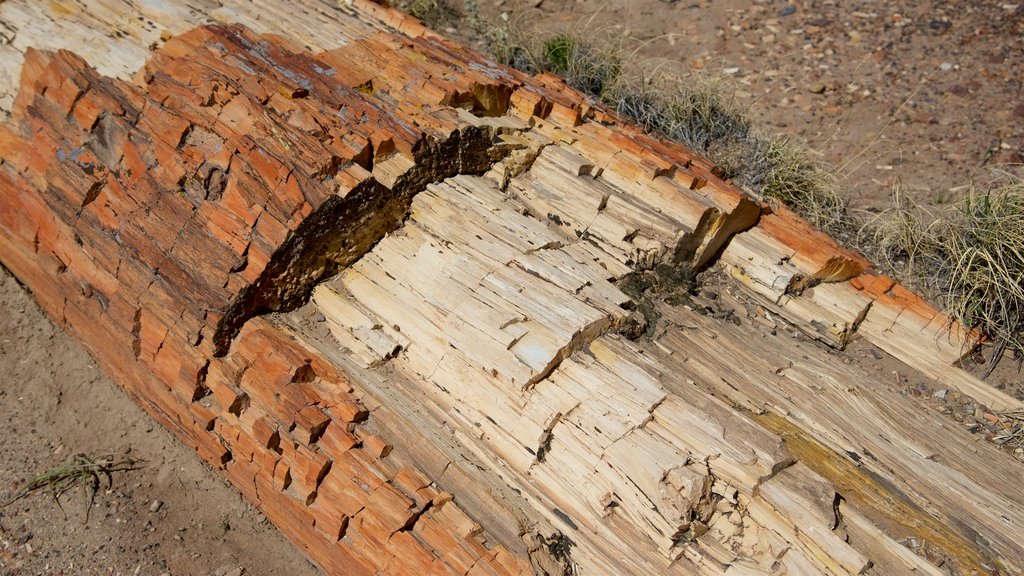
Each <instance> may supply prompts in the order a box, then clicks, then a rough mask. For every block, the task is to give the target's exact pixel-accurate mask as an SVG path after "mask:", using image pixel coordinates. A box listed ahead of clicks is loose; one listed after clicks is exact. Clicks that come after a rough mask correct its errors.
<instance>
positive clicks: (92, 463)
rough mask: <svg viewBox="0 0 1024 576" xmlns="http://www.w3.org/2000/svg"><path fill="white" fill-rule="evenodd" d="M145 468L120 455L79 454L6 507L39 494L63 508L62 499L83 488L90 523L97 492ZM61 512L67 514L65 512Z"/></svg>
mask: <svg viewBox="0 0 1024 576" xmlns="http://www.w3.org/2000/svg"><path fill="white" fill-rule="evenodd" d="M141 464H142V461H141V460H137V459H134V458H129V457H127V456H125V455H119V454H75V455H74V456H72V457H71V458H69V459H68V461H67V462H65V463H64V464H62V465H60V466H58V467H56V468H52V469H50V470H47V471H46V472H43V473H42V474H39V475H38V476H35V477H34V478H31V479H30V480H29V481H28V482H26V483H25V484H24V485H22V486H21V488H19V489H18V491H17V492H15V493H14V495H13V496H11V498H10V499H9V500H7V501H6V502H4V503H3V505H2V506H8V505H10V504H12V503H14V502H17V501H18V500H21V499H22V498H25V497H27V496H29V495H31V494H34V493H36V492H42V491H49V492H50V494H51V496H53V499H54V501H55V502H57V506H58V507H60V497H61V496H62V495H64V494H65V493H67V492H69V491H70V490H73V489H75V488H79V489H81V490H82V491H83V493H84V494H85V496H86V497H87V502H88V504H87V508H86V522H88V519H89V510H90V509H91V508H92V503H93V502H94V500H95V498H96V492H98V491H99V490H100V489H101V488H102V486H103V484H104V481H105V483H106V485H107V487H108V488H110V487H112V486H113V483H114V478H113V474H114V473H116V472H127V471H130V470H137V469H138V468H140V467H141ZM61 511H62V512H63V508H61ZM65 518H66V516H65Z"/></svg>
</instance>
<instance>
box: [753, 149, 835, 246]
mask: <svg viewBox="0 0 1024 576" xmlns="http://www.w3.org/2000/svg"><path fill="white" fill-rule="evenodd" d="M743 177H744V180H745V181H746V182H747V183H748V185H749V187H750V188H752V189H753V190H755V191H757V192H758V193H759V194H761V196H763V197H765V198H771V199H775V200H779V201H782V202H784V203H785V204H786V205H787V206H789V207H790V208H791V209H793V210H795V211H796V212H797V213H798V214H800V215H802V216H803V217H804V218H806V219H807V220H808V221H810V222H811V223H812V224H814V225H815V226H817V227H818V228H821V229H823V230H826V231H828V232H831V233H833V235H836V236H841V235H845V234H844V232H845V230H846V229H847V228H848V227H849V226H850V223H851V216H850V213H849V209H848V203H847V201H846V200H844V199H843V198H842V197H841V196H840V195H839V192H838V190H839V180H840V179H839V176H838V174H837V173H836V171H835V170H833V169H830V168H829V167H828V166H826V165H824V164H823V163H821V162H819V161H818V160H817V159H815V158H814V157H812V156H811V154H810V152H809V151H808V149H807V147H805V146H802V145H800V144H797V143H796V142H794V141H793V140H792V139H790V138H787V137H784V136H768V137H759V138H755V139H754V154H753V158H752V161H751V162H750V165H749V167H748V169H747V171H746V172H745V173H744V174H743Z"/></svg>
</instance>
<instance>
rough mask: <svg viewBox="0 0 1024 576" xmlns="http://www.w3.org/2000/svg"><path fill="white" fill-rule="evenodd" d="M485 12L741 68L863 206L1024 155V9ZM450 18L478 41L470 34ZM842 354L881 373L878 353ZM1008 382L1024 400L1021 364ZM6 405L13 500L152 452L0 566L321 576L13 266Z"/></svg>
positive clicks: (703, 7)
mask: <svg viewBox="0 0 1024 576" xmlns="http://www.w3.org/2000/svg"><path fill="white" fill-rule="evenodd" d="M479 9H480V12H481V14H482V15H483V16H484V17H487V18H497V17H498V15H499V14H500V12H502V11H511V12H512V13H513V14H512V17H513V18H514V19H517V20H519V21H522V22H531V23H535V24H537V25H539V26H541V27H543V28H544V29H546V30H560V29H564V28H565V27H567V26H571V27H574V28H575V29H577V30H580V29H582V30H595V31H602V33H606V32H608V31H610V32H611V33H613V34H618V35H622V36H623V37H629V38H633V39H636V40H639V41H640V43H641V44H640V48H639V50H638V51H637V55H638V57H639V58H642V59H645V60H647V61H648V62H649V63H652V64H655V65H656V64H658V63H659V62H662V61H667V62H673V63H682V64H684V65H686V66H696V67H703V68H706V69H708V70H718V71H721V70H725V71H727V72H728V74H729V75H730V76H732V77H733V78H734V79H735V80H736V86H737V97H738V98H740V99H741V101H744V102H747V103H749V104H750V106H751V115H752V117H753V118H754V119H755V120H756V121H757V122H758V123H760V124H761V125H763V126H764V127H765V128H766V129H768V130H770V131H774V132H784V133H789V134H793V135H794V136H796V137H798V138H801V139H803V140H805V141H808V142H811V143H812V146H813V148H814V149H815V150H816V151H817V152H818V153H819V154H820V155H821V157H822V159H824V160H826V161H828V162H831V163H833V164H835V165H837V166H841V167H842V169H843V172H844V173H845V174H846V175H847V176H848V180H847V188H848V191H849V194H850V197H851V198H852V199H853V201H854V204H855V206H856V207H858V208H863V209H869V210H877V209H880V208H883V207H884V206H885V205H886V203H887V202H888V197H889V194H890V192H891V189H892V185H893V183H894V182H896V181H901V182H902V183H903V184H904V185H905V187H906V191H907V194H908V195H909V196H911V197H912V198H914V199H915V200H917V201H919V202H922V203H924V204H926V205H930V206H938V205H941V204H945V203H948V202H949V201H950V200H952V199H955V198H956V197H957V196H958V195H959V194H962V193H963V191H964V190H965V188H964V186H965V185H966V184H967V183H968V182H969V181H970V179H971V178H972V177H976V178H978V179H979V180H984V178H987V176H986V174H987V170H988V168H989V167H991V166H994V165H1000V164H1005V163H1013V162H1018V163H1019V162H1021V161H1024V92H1022V84H1024V82H1022V79H1024V67H1021V66H1020V63H1021V62H1022V61H1024V4H1022V3H1018V2H1011V1H1009V0H1003V1H994V2H993V1H986V2H905V1H904V2H880V1H870V0H862V1H859V2H839V1H817V2H812V1H807V2H792V3H786V2H775V1H773V2H764V1H761V2H740V1H736V0H715V1H706V0H700V1H695V0H678V1H671V0H613V1H597V0H578V1H567V0H563V1H555V0H543V1H537V0H533V1H531V2H529V3H516V2H513V1H511V0H498V1H497V2H495V1H493V0H480V2H479ZM454 25H455V26H458V27H459V29H454V28H453V32H459V33H461V34H462V35H463V36H464V37H468V38H470V40H472V36H473V35H472V33H470V32H469V31H468V29H466V28H465V27H464V26H465V24H464V23H461V24H460V23H455V24H454ZM847 357H848V358H850V361H864V362H869V363H872V364H874V363H877V362H878V353H877V351H874V350H868V349H864V350H860V349H857V348H854V349H851V350H850V351H848V353H847ZM875 369H876V370H879V373H887V372H888V370H887V369H885V368H883V367H881V366H878V367H876V368H875ZM997 378H998V380H997V381H994V382H993V383H994V384H995V385H997V386H1000V387H1004V388H1006V389H1008V390H1010V391H1012V393H1015V394H1018V395H1020V394H1021V375H1020V373H1019V372H1016V371H1013V370H1003V371H1001V372H1000V373H999V375H997ZM900 385H901V386H903V387H905V390H906V393H908V394H911V395H916V396H922V397H924V398H926V399H931V400H927V402H925V404H929V403H930V404H932V407H933V408H935V409H939V410H943V411H948V412H950V413H955V412H962V414H952V415H953V416H956V418H957V419H958V421H959V422H961V423H962V424H963V425H965V426H968V427H970V426H973V425H975V424H974V422H973V421H974V420H975V419H976V418H975V414H974V412H975V410H974V407H973V406H967V405H963V406H961V405H960V404H956V405H953V404H949V402H947V404H949V406H943V405H942V404H943V402H939V401H936V400H934V396H933V393H932V391H931V390H928V389H927V388H922V386H923V384H919V383H915V382H913V381H905V382H902V383H901V384H900ZM936 404H938V405H936ZM0 414H3V415H4V416H5V418H3V421H2V422H0V435H2V438H3V440H2V441H0V499H6V498H7V497H8V496H9V495H10V494H11V493H12V492H13V490H14V489H15V488H16V487H17V486H18V485H20V484H21V483H22V482H23V481H24V480H25V479H27V478H30V477H32V476H34V475H36V474H38V473H40V472H43V471H45V470H47V469H49V468H52V467H53V466H57V465H59V464H61V463H62V462H64V461H65V460H66V459H67V458H68V457H69V456H71V455H73V454H75V453H78V452H97V451H109V452H125V451H129V450H130V452H131V454H132V455H134V456H137V457H144V458H145V459H146V460H147V462H146V463H145V465H144V467H143V468H141V469H140V470H137V471H133V472H126V473H121V474H118V475H116V476H115V477H114V485H113V488H112V489H110V490H103V491H101V492H100V493H99V494H97V496H96V499H95V502H94V505H93V507H92V508H91V511H90V514H89V519H88V522H86V521H85V511H86V503H85V502H86V501H85V499H84V497H83V496H82V495H81V494H80V493H77V492H73V493H70V494H68V495H66V496H65V497H64V498H63V499H62V500H61V507H58V506H57V505H56V504H55V503H54V501H53V500H52V498H50V497H49V496H48V495H45V494H37V495H34V496H31V497H29V498H26V499H24V500H21V501H18V502H16V503H14V504H12V505H10V506H8V507H5V508H2V509H0V574H2V575H4V576H7V575H28V574H68V575H71V574H143V575H149V574H152V575H161V574H165V573H166V574H172V575H184V574H196V575H203V574H218V575H221V576H227V575H233V576H237V575H238V574H240V573H245V574H267V575H274V574H282V575H283V574H287V575H296V576H303V575H307V574H316V573H317V571H316V569H315V568H314V567H312V566H311V565H310V564H309V563H308V562H307V561H306V560H305V559H304V558H303V556H302V555H301V554H300V553H299V551H298V549H297V548H295V547H294V546H292V545H291V544H290V543H289V542H287V541H286V540H285V539H284V538H283V537H282V536H281V535H280V533H278V532H277V531H276V530H275V529H274V528H273V527H272V526H270V525H269V524H268V523H267V521H266V520H265V519H264V518H263V516H262V515H261V514H260V513H259V512H258V511H256V510H255V509H253V508H252V507H251V506H249V505H248V504H246V503H245V502H243V501H242V500H241V497H240V496H239V494H238V492H237V491H235V490H234V489H233V488H231V487H230V486H227V485H226V484H225V482H224V481H223V480H222V479H220V478H219V477H218V476H217V475H216V474H215V473H214V472H213V471H211V470H210V469H208V468H207V467H206V466H205V465H203V464H202V463H200V461H199V459H198V458H197V457H196V456H195V455H194V454H193V453H192V452H191V451H190V450H187V449H186V448H184V447H183V446H182V445H181V444H179V443H178V442H177V441H175V440H174V439H173V438H172V437H171V436H170V434H168V433H167V432H165V431H164V430H163V429H161V428H160V427H159V426H157V425H155V424H154V422H153V421H152V420H151V419H150V418H149V417H148V416H146V415H145V414H144V413H143V412H142V411H141V410H140V409H139V408H138V407H136V406H135V405H134V404H133V403H132V402H131V400H130V399H129V398H128V397H127V396H126V395H125V394H124V393H123V392H122V391H121V390H120V389H119V388H118V387H117V386H116V385H114V384H113V383H111V381H110V380H109V379H107V378H106V377H105V376H103V375H102V374H101V373H100V372H99V371H98V370H97V368H96V367H95V365H94V364H93V363H92V361H91V359H90V358H89V356H88V354H87V353H86V352H85V351H84V350H83V349H82V347H81V346H79V345H78V344H77V343H75V342H74V341H72V340H71V339H70V338H68V337H67V336H66V335H65V334H63V333H62V332H61V331H59V330H58V329H57V328H55V326H54V325H53V323H52V322H50V321H49V320H48V319H47V318H46V317H45V315H43V314H42V312H41V311H40V310H39V308H38V307H37V306H36V305H35V303H34V302H33V301H32V299H31V296H30V295H29V294H27V293H26V292H25V290H24V289H22V288H21V287H20V286H19V285H18V284H17V283H16V281H15V280H14V279H13V278H12V277H11V276H10V274H9V273H8V272H7V271H6V270H0ZM984 432H985V431H984V430H983V429H982V430H979V434H984ZM154 501H159V502H160V504H159V506H155V505H154V504H153V502H154ZM152 509H156V511H155V512H153V511H151V510H152ZM65 513H66V515H67V517H66V518H65V516H64V514H65Z"/></svg>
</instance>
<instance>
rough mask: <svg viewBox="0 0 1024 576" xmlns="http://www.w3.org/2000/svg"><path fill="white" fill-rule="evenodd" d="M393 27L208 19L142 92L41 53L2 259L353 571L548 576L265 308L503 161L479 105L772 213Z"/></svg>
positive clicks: (585, 113)
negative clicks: (471, 510)
mask: <svg viewBox="0 0 1024 576" xmlns="http://www.w3.org/2000/svg"><path fill="white" fill-rule="evenodd" d="M361 4H365V3H361ZM378 8H379V7H377V8H374V7H373V5H370V8H368V9H370V10H371V11H372V10H378ZM379 10H384V9H382V8H381V9H379ZM379 10H378V11H379ZM395 14H396V13H394V12H390V11H386V10H384V12H382V13H381V15H380V16H381V17H386V18H389V19H391V20H394V19H395V18H398V17H397V16H395ZM389 21H390V20H389ZM392 24H393V25H394V26H395V27H396V28H397V29H398V30H400V31H404V32H405V33H406V34H409V36H402V35H398V34H388V33H381V34H378V35H376V36H373V37H370V38H366V39H363V40H360V41H357V42H354V43H352V44H350V45H348V46H346V47H344V48H342V49H339V50H335V51H330V52H325V53H322V54H318V55H312V54H310V53H308V52H305V51H303V50H302V49H300V48H297V47H294V46H290V45H289V44H288V42H287V41H285V40H283V39H280V38H276V37H270V36H258V35H254V34H252V33H251V32H249V31H247V30H245V29H244V28H241V27H203V28H199V29H196V30H194V31H192V32H189V33H188V34H185V35H183V36H180V37H178V38H175V39H172V40H171V41H169V42H167V44H166V45H165V46H164V47H163V48H161V49H160V50H158V51H156V52H155V53H154V54H153V56H152V58H151V59H150V61H149V62H148V63H147V64H146V66H145V67H144V69H143V70H141V71H140V72H139V73H138V75H137V77H136V80H135V82H134V83H128V82H123V81H118V80H113V79H110V78H104V77H101V76H100V75H98V74H97V73H96V72H95V71H93V70H92V69H90V68H89V66H88V65H87V63H85V62H84V61H82V60H81V59H80V58H78V57H76V56H75V55H74V54H72V53H69V52H64V51H61V52H58V53H56V54H51V53H43V52H38V51H31V50H30V51H29V52H28V53H27V56H26V61H25V66H24V68H23V78H22V83H21V89H20V93H19V97H18V99H17V101H16V102H15V105H14V109H13V113H12V117H11V122H10V124H9V125H7V126H0V158H2V162H0V198H2V199H3V201H2V204H0V239H2V241H0V260H2V261H3V263H4V264H5V265H6V266H7V267H8V268H10V269H11V270H12V271H13V272H14V273H15V274H16V275H17V277H18V278H19V279H20V280H21V281H22V282H24V283H25V284H26V285H27V286H29V287H30V288H31V289H32V290H33V293H34V295H35V297H36V299H37V300H38V301H39V302H40V304H41V305H42V307H43V308H44V309H45V310H46V311H47V312H48V313H49V314H50V315H51V316H52V317H53V318H55V319H56V320H57V321H58V322H59V323H61V324H62V325H63V326H65V327H66V328H67V329H69V330H70V331H71V332H73V333H74V334H75V335H76V337H78V338H79V339H80V340H81V341H83V342H84V343H85V345H86V346H87V347H88V348H89V350H90V351H91V352H92V354H93V355H94V356H95V358H96V359H97V361H98V362H99V363H100V364H101V366H102V367H103V369H104V370H105V371H106V372H107V373H108V374H111V375H112V377H113V378H114V379H115V380H116V381H118V382H119V383H120V384H121V385H122V386H123V387H124V388H125V389H126V390H128V392H129V393H130V394H131V395H132V396H133V397H134V398H135V399H136V401H137V402H139V403H140V404H141V405H142V406H143V407H144V408H145V409H146V410H147V411H148V412H149V413H150V414H152V415H153V416H154V417H155V418H157V419H158V420H159V421H160V422H161V423H162V424H163V425H164V426H166V427H167V428H169V429H170V430H172V431H173V432H174V433H175V434H176V435H177V436H178V437H179V438H181V439H182V440H183V441H184V442H186V443H187V444H188V445H189V446H191V447H193V448H195V449H196V450H197V451H198V453H199V454H200V455H201V456H202V457H203V458H204V459H205V460H206V461H207V462H209V463H210V464H211V465H213V466H214V467H216V468H219V469H221V470H223V472H224V473H225V475H226V476H227V477H228V478H229V479H230V480H231V481H232V483H233V484H234V485H235V486H237V487H238V489H239V490H240V491H241V492H242V493H243V494H244V495H245V496H246V497H247V498H248V499H250V500H251V501H253V502H254V503H256V504H257V505H258V506H259V507H260V508H261V509H262V510H263V511H264V512H265V513H266V514H267V516H268V517H269V518H270V519H271V520H272V521H273V522H274V523H275V524H277V525H278V526H280V527H281V528H282V530H283V531H284V532H285V533H286V534H287V535H288V536H289V537H290V538H292V539H293V540H294V541H295V542H296V543H298V544H299V545H300V546H302V547H303V549H305V550H306V551H307V553H308V554H309V555H310V557H311V558H312V559H313V560H314V561H315V562H317V563H318V564H319V565H320V566H321V567H323V568H324V569H325V570H326V571H327V572H328V573H332V574H373V573H377V572H384V573H392V574H401V573H413V572H415V573H423V572H424V571H426V572H427V573H430V574H466V573H469V572H471V571H472V573H488V574H490V573H496V574H522V573H529V572H530V571H531V569H530V564H529V562H528V561H526V560H524V559H523V558H519V557H517V556H515V555H514V554H512V553H510V552H509V551H508V550H506V549H505V548H503V547H501V546H492V544H491V543H490V541H489V540H488V538H487V535H486V534H484V533H483V532H482V531H481V528H480V526H479V525H478V524H476V523H475V522H474V521H473V520H472V519H471V518H470V517H469V516H467V515H466V513H465V512H464V511H462V510H461V509H460V508H459V507H458V505H457V503H456V502H455V501H453V499H452V496H451V495H450V494H447V493H445V492H441V491H440V490H439V489H437V488H436V487H434V486H433V485H432V484H431V482H430V481H429V479H427V477H426V476H425V475H423V474H422V473H421V472H419V471H417V470H415V469H411V468H409V467H407V466H404V465H400V464H398V463H396V461H395V459H394V457H393V456H390V454H391V451H392V446H398V447H399V448H400V446H401V444H400V443H399V444H395V441H396V440H401V439H395V438H383V437H380V436H378V435H376V434H373V433H370V432H367V431H366V425H367V421H368V419H370V418H372V416H370V414H369V412H368V411H367V410H366V409H365V408H364V407H363V406H362V405H361V403H360V401H359V398H358V397H356V395H355V394H353V391H352V388H351V386H350V385H349V383H348V381H347V379H346V376H345V375H344V374H340V373H338V371H337V370H336V368H334V367H333V366H332V364H331V363H330V362H329V361H327V360H326V359H325V358H323V357H322V356H320V355H319V354H318V353H317V352H315V351H312V350H310V349H309V348H308V347H306V346H304V345H302V344H301V343H299V342H296V341H293V340H291V339H290V337H289V336H287V335H286V334H285V332H284V331H282V330H279V329H278V328H276V327H275V326H274V325H273V324H272V323H271V322H270V321H269V320H268V319H267V318H266V317H265V316H262V315H261V314H262V313H263V312H267V311H273V310H284V309H290V308H292V307H294V306H296V305H298V304H300V303H302V302H303V301H304V300H305V299H306V298H307V297H308V295H309V291H310V290H311V289H312V287H313V286H314V285H315V284H316V283H317V282H318V281H319V280H321V279H323V278H325V277H326V276H327V275H329V274H332V273H333V272H335V271H336V270H338V269H339V268H340V267H343V266H345V265H346V264H348V263H350V262H352V261H354V260H355V259H357V258H358V257H360V256H361V255H362V254H363V253H364V252H365V251H366V250H367V249H369V248H370V247H371V246H372V245H373V244H374V243H375V242H376V241H377V240H378V239H379V238H381V237H382V236H383V235H384V234H385V233H387V232H388V231H390V230H392V229H393V228H394V227H395V226H397V224H398V223H399V221H400V220H401V218H402V217H403V216H404V214H405V211H406V209H407V208H408V205H409V202H410V200H411V197H412V195H413V194H415V193H416V192H418V191H419V190H422V189H423V188H424V187H425V186H426V184H428V183H430V182H434V181H438V180H441V179H443V178H446V177H448V176H452V175H455V174H458V173H481V172H483V171H485V170H487V169H488V168H489V167H490V166H491V164H492V163H493V162H495V161H496V160H498V159H499V158H500V153H499V152H496V151H495V149H492V148H491V144H492V141H493V138H494V133H493V131H492V129H490V128H488V127H487V126H486V123H481V122H474V121H472V117H487V116H500V115H505V114H507V115H509V116H512V117H516V118H519V119H521V120H524V121H528V122H529V123H531V124H532V125H533V126H534V130H535V131H537V132H538V133H540V134H543V135H545V136H546V137H549V138H551V139H552V140H553V141H556V142H557V141H560V139H562V140H566V141H575V142H577V144H578V146H579V147H580V148H583V149H586V150H588V151H590V152H591V153H592V158H593V159H594V160H595V162H596V163H597V164H599V165H600V166H601V167H603V168H604V169H606V170H609V171H612V172H616V173H619V174H621V175H623V176H624V177H628V178H631V179H641V180H642V179H647V180H650V179H652V178H655V177H657V176H666V177H669V178H673V179H675V180H676V181H678V182H679V183H681V184H683V186H684V187H685V188H686V189H691V190H698V189H699V193H700V194H701V195H703V196H705V197H707V198H709V199H711V200H712V201H713V202H714V203H715V204H716V205H717V206H719V207H721V208H722V209H723V210H730V209H732V207H734V206H739V205H740V204H741V203H743V202H747V203H748V204H749V201H748V200H745V199H744V198H743V196H742V194H740V193H739V192H738V191H736V190H735V189H733V188H731V187H729V186H727V185H724V184H723V183H722V182H721V180H719V179H718V178H717V177H716V176H715V175H714V174H713V173H712V167H711V166H710V165H708V164H707V163H706V162H704V161H703V160H700V159H699V158H698V157H696V156H695V155H693V154H691V153H689V152H687V151H686V150H684V149H682V148H680V147H670V146H666V145H665V144H663V143H661V142H659V141H657V140H656V139H654V138H651V137H650V136H647V135H645V134H643V133H642V132H640V131H639V130H637V129H635V128H633V127H629V126H621V125H616V124H617V122H618V119H617V118H616V117H615V115H613V114H611V113H609V112H607V111H604V110H602V109H601V108H600V107H598V106H596V105H594V104H592V103H590V102H588V101H587V100H585V99H584V97H583V96H581V95H580V94H578V93H576V92H574V91H572V90H570V89H569V88H567V87H566V86H565V84H564V83H563V82H562V81H561V80H559V79H557V78H555V77H553V76H547V75H545V76H541V77H538V78H527V77H524V76H522V75H520V74H518V73H516V72H514V71H511V70H508V69H505V68H502V67H499V66H497V65H495V64H493V63H490V62H487V61H484V60H481V59H480V58H479V57H477V56H475V55H474V54H472V53H469V52H467V51H465V50H464V49H462V48H460V47H457V46H454V45H450V44H447V43H445V42H443V41H440V40H438V39H435V38H427V37H425V36H424V34H425V31H424V30H423V29H422V26H420V25H419V24H418V23H416V22H415V21H414V20H411V19H408V20H407V19H404V17H402V18H398V20H397V21H394V22H392ZM414 36H415V37H414ZM420 36H423V37H420ZM466 112H469V114H468V115H467V114H466ZM467 116H468V117H467ZM396 450H397V448H396ZM510 547H511V546H510ZM520 548H521V546H520Z"/></svg>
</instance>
